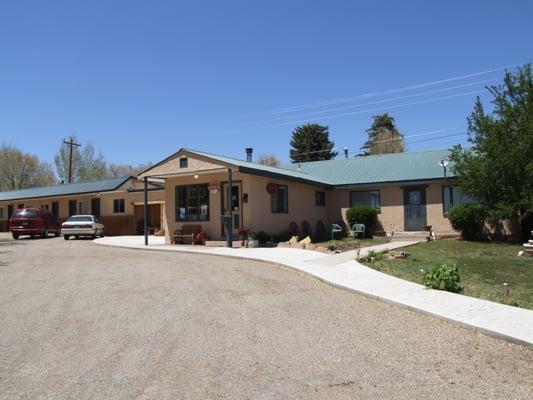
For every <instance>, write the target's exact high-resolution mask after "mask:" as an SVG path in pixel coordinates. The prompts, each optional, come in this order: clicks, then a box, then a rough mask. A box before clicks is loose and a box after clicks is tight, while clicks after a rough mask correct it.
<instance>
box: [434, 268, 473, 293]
mask: <svg viewBox="0 0 533 400" xmlns="http://www.w3.org/2000/svg"><path fill="white" fill-rule="evenodd" d="M424 285H426V286H427V287H430V288H433V289H439V290H447V291H448V292H455V293H457V292H460V291H461V290H463V285H462V284H461V277H460V276H459V268H458V267H457V265H456V264H441V265H436V266H434V267H431V268H429V269H428V270H427V271H426V272H425V273H424Z"/></svg>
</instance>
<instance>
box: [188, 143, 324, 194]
mask: <svg viewBox="0 0 533 400" xmlns="http://www.w3.org/2000/svg"><path fill="white" fill-rule="evenodd" d="M180 151H186V152H189V153H192V154H197V155H199V156H203V157H208V158H210V159H212V160H215V161H220V162H223V163H225V164H230V165H233V166H235V167H238V168H239V171H240V172H243V173H249V174H255V175H263V176H271V177H278V178H281V179H291V180H294V181H301V182H308V183H312V184H318V185H322V186H324V185H325V186H328V185H329V183H328V182H326V181H324V180H323V179H321V178H319V177H315V176H310V175H309V174H307V173H305V172H301V171H296V170H292V169H288V168H276V167H270V166H268V165H262V164H256V163H251V162H248V161H244V160H239V159H238V158H232V157H226V156H220V155H218V154H212V153H206V152H204V151H198V150H192V149H186V148H183V149H181V150H180Z"/></svg>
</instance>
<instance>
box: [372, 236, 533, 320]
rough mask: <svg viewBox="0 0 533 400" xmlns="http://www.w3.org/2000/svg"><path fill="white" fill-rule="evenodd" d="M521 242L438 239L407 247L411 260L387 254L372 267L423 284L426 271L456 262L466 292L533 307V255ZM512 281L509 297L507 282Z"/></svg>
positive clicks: (484, 297)
mask: <svg viewBox="0 0 533 400" xmlns="http://www.w3.org/2000/svg"><path fill="white" fill-rule="evenodd" d="M521 247H522V246H520V245H511V244H504V243H480V242H469V241H463V240H437V241H434V242H429V243H423V244H419V245H416V246H411V247H407V248H405V249H403V250H404V251H405V252H407V253H409V254H410V257H409V258H408V259H407V260H396V259H393V260H390V259H388V258H387V257H384V258H383V259H381V260H377V261H375V262H374V265H373V266H371V265H369V266H371V267H373V268H375V269H377V270H379V271H382V272H385V273H387V274H390V275H394V276H397V277H399V278H402V279H406V280H409V281H413V282H417V283H422V281H423V273H422V272H421V271H420V270H421V269H424V270H427V268H428V267H430V266H431V265H435V264H440V263H445V262H448V263H449V262H454V263H456V264H457V265H458V267H459V273H460V276H461V281H462V283H463V285H464V291H463V294H465V295H467V296H473V297H478V298H481V299H487V300H491V301H496V302H500V303H506V304H510V305H514V306H518V307H523V308H529V309H533V257H529V256H522V257H518V256H517V254H518V252H519V251H520V250H521ZM504 282H507V283H510V284H511V290H510V293H509V297H508V298H506V296H505V294H504V293H505V291H504V287H503V283H504Z"/></svg>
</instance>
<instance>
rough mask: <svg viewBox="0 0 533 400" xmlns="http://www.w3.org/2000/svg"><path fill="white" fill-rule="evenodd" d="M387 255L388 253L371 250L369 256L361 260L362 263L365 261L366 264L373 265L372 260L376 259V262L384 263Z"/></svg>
mask: <svg viewBox="0 0 533 400" xmlns="http://www.w3.org/2000/svg"><path fill="white" fill-rule="evenodd" d="M386 254H387V252H386V251H375V250H370V251H369V252H368V254H367V255H366V256H365V257H363V258H362V259H361V261H363V262H364V263H371V262H372V258H373V259H374V261H382V260H384V259H385V256H386Z"/></svg>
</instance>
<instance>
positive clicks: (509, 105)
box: [450, 64, 533, 239]
mask: <svg viewBox="0 0 533 400" xmlns="http://www.w3.org/2000/svg"><path fill="white" fill-rule="evenodd" d="M487 89H488V90H489V92H490V93H491V94H492V95H493V97H494V98H493V100H492V101H491V103H492V107H491V108H492V112H491V113H487V112H486V111H485V108H484V107H483V104H482V103H481V101H480V100H479V97H478V99H477V101H476V104H475V107H474V111H473V112H472V114H471V115H470V117H469V118H468V141H469V142H470V144H471V147H470V148H462V147H461V146H460V145H457V146H455V147H454V149H453V151H452V156H451V157H450V159H451V160H452V161H453V162H454V166H453V169H454V172H455V174H456V175H457V176H458V178H459V184H460V187H461V191H462V192H464V193H466V194H468V195H470V196H472V197H474V198H476V199H477V200H478V201H479V202H480V203H481V204H482V205H484V206H486V208H487V211H488V213H489V218H490V220H491V221H490V222H493V223H494V222H496V221H498V220H500V221H501V220H503V219H508V220H510V221H511V223H512V224H511V226H512V228H514V229H513V234H514V236H515V238H516V239H518V236H519V234H520V229H519V228H520V226H521V225H522V224H523V223H524V221H525V220H526V218H527V216H528V215H531V214H533V77H532V73H531V64H527V65H526V66H524V67H522V68H518V71H517V73H516V74H512V73H510V72H506V73H505V76H504V79H503V85H499V86H490V87H488V88H487ZM524 228H526V227H525V226H524ZM524 231H526V229H524Z"/></svg>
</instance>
